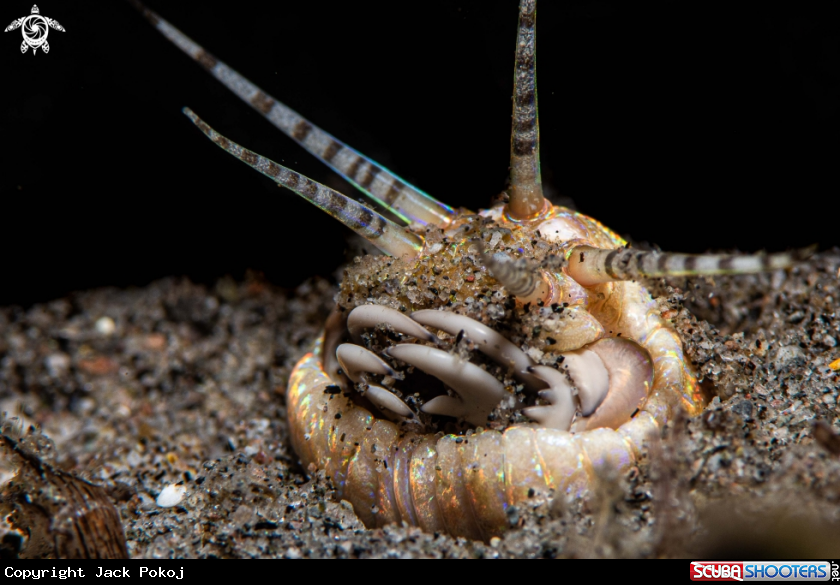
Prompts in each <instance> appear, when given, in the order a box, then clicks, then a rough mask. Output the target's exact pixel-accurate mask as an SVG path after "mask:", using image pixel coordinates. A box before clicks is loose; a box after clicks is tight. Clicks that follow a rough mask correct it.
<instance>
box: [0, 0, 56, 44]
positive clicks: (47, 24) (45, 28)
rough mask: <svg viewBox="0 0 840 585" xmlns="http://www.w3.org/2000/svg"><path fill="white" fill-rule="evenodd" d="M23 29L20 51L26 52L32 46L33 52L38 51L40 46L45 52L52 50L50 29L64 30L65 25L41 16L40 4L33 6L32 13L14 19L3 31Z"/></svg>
mask: <svg viewBox="0 0 840 585" xmlns="http://www.w3.org/2000/svg"><path fill="white" fill-rule="evenodd" d="M18 28H19V29H21V33H23V42H22V43H21V44H20V52H21V53H25V52H26V51H27V49H29V48H30V47H31V48H32V54H33V55H34V54H35V53H37V52H38V49H39V48H40V49H41V50H42V51H44V53H49V52H50V44H49V43H48V42H47V35H48V34H49V32H50V29H51V28H53V29H55V30H57V31H60V32H64V27H63V26H61V25H60V24H58V21H57V20H53V19H52V18H47V17H46V16H41V11H40V10H39V9H38V5H37V4H35V5H33V6H32V14H30V15H29V16H24V17H22V18H18V19H16V20H13V21H12V24H10V25H9V26H7V27H6V30H4V31H3V32H9V31H10V30H16V29H18Z"/></svg>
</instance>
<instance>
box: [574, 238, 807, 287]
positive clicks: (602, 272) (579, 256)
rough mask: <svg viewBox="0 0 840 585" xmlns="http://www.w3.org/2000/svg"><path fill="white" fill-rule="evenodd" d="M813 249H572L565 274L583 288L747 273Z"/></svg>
mask: <svg viewBox="0 0 840 585" xmlns="http://www.w3.org/2000/svg"><path fill="white" fill-rule="evenodd" d="M815 251H816V246H812V247H810V248H804V249H802V250H794V251H792V252H782V253H779V254H734V255H733V254H671V253H668V252H640V251H638V250H631V249H628V248H620V249H618V250H607V249H604V248H592V247H590V246H576V247H575V248H573V249H572V252H571V254H570V255H569V268H568V270H569V275H570V276H571V277H572V278H574V279H575V280H576V281H577V282H579V283H580V284H582V285H583V286H592V285H593V284H600V283H602V282H615V281H617V280H635V279H638V278H655V277H662V276H703V275H710V276H711V275H716V274H748V273H755V272H766V271H768V270H778V269H780V268H790V267H791V266H793V265H794V264H796V263H798V262H801V261H803V260H805V259H807V258H808V257H810V256H811V255H812V254H813V253H814V252H815Z"/></svg>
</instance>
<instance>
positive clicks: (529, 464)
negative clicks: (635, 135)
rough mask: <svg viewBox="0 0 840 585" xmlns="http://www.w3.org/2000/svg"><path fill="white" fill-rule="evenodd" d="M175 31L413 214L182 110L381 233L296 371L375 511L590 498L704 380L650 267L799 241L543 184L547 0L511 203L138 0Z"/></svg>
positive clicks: (276, 115)
mask: <svg viewBox="0 0 840 585" xmlns="http://www.w3.org/2000/svg"><path fill="white" fill-rule="evenodd" d="M134 3H135V4H136V5H137V7H138V8H139V9H140V10H141V11H142V12H143V13H144V15H145V16H146V17H147V19H148V20H149V21H150V22H152V24H153V25H154V26H155V27H156V28H157V30H159V31H160V32H161V33H162V34H163V35H164V36H166V38H168V39H169V40H170V41H172V42H173V43H174V44H175V45H177V46H178V47H179V48H180V49H181V50H183V51H184V52H185V53H187V54H188V55H190V57H192V58H193V59H194V60H196V61H197V62H199V63H201V64H202V65H203V66H204V67H205V68H206V69H207V70H208V71H210V72H211V73H212V74H213V75H214V76H215V77H216V78H217V79H219V80H220V81H221V82H222V83H223V84H225V86H227V87H228V88H229V89H231V91H233V92H234V93H235V94H237V95H238V96H239V97H240V98H242V99H243V100H244V101H246V102H247V103H249V104H250V105H251V106H253V107H254V108H255V109H257V110H258V111H259V112H261V113H262V114H263V115H264V116H265V117H266V118H268V119H269V120H270V121H271V122H272V123H273V124H274V125H275V126H277V127H278V128H279V129H281V130H282V131H283V132H285V133H286V134H288V135H289V136H291V137H292V138H293V139H295V140H296V141H297V142H298V143H299V144H301V145H302V146H303V147H304V148H306V149H307V150H309V152H311V153H312V154H314V155H315V156H317V157H318V158H320V159H321V160H322V161H324V162H325V163H326V164H328V165H330V166H331V167H332V168H334V169H335V170H336V171H337V172H339V173H340V174H341V175H342V176H343V177H345V178H346V179H347V180H349V181H350V182H352V183H353V184H354V185H355V186H356V187H358V188H359V189H360V190H361V191H362V192H363V193H365V194H366V195H368V196H370V197H371V198H373V199H375V200H376V201H378V202H379V203H380V204H381V205H382V206H383V207H384V208H385V209H386V210H387V211H389V212H391V213H392V214H394V215H395V216H396V217H397V218H399V219H401V220H403V221H404V222H405V223H410V225H408V226H401V225H398V223H396V222H392V221H390V220H388V219H386V218H385V217H383V216H381V215H379V214H378V213H376V212H374V211H372V210H370V209H368V208H367V207H365V206H364V205H362V204H360V203H357V202H355V201H353V200H352V199H349V198H347V197H345V196H343V195H341V194H340V193H337V192H335V191H334V190H332V189H329V188H328V187H325V186H324V185H320V184H318V183H315V182H314V181H311V180H310V179H308V178H306V177H304V176H302V175H300V174H299V173H296V172H295V171H292V170H291V169H287V168H285V167H283V166H281V165H278V164H277V163H275V162H273V161H270V160H268V159H266V158H265V157H262V156H260V155H258V154H256V153H254V152H252V151H250V150H248V149H246V148H244V147H242V146H240V145H238V144H236V143H235V142H233V141H231V140H229V139H227V138H225V137H224V136H221V135H220V134H218V133H217V132H215V131H214V130H213V129H212V128H210V126H208V125H207V124H206V123H205V122H204V121H202V120H201V119H199V118H198V116H196V115H195V114H194V113H192V111H190V110H188V109H186V110H185V113H186V114H187V115H188V116H189V118H190V119H191V120H192V121H193V123H195V124H196V126H198V128H199V129H201V130H202V132H204V134H205V135H206V136H207V137H208V138H210V139H211V140H212V141H213V142H215V143H216V144H217V145H219V146H220V147H221V148H223V149H224V150H225V151H227V152H229V153H230V154H232V155H234V156H235V157H236V158H238V159H239V160H241V161H243V162H245V163H246V164H248V165H250V166H251V167H253V168H254V169H256V170H258V171H259V172H261V173H263V174H264V175H266V176H268V177H270V178H272V179H273V180H275V181H276V182H277V183H278V184H279V185H280V186H282V187H284V188H287V189H290V190H292V191H294V192H295V193H297V194H298V195H300V196H302V197H304V198H306V199H307V200H308V201H310V202H312V203H313V204H315V205H316V206H318V207H319V208H321V209H323V210H325V211H327V213H329V214H330V215H332V216H333V217H335V218H336V219H338V220H340V221H341V222H342V223H344V224H345V225H346V226H348V227H349V228H351V229H353V230H354V231H355V232H356V233H357V234H359V235H361V236H362V237H364V238H366V239H367V240H368V241H369V242H371V243H372V244H373V245H374V246H376V247H378V248H379V250H381V251H382V252H383V253H384V254H385V255H384V256H377V257H374V256H367V257H365V258H357V259H356V260H355V263H354V264H351V265H350V266H349V267H348V268H347V270H346V271H345V276H344V279H343V281H342V283H341V286H340V290H339V293H338V295H337V296H336V303H337V305H336V308H335V310H334V311H333V313H332V315H331V316H330V317H329V319H328V320H327V322H326V324H325V330H324V334H323V336H322V337H321V339H319V340H318V341H317V342H316V343H315V346H314V348H313V349H312V351H311V352H309V353H307V354H306V355H305V356H304V357H303V358H302V359H301V360H300V361H299V362H298V364H297V365H296V367H295V368H294V370H293V371H292V374H291V378H290V380H289V384H288V388H287V395H286V398H287V405H288V415H289V426H290V435H291V442H292V446H293V447H294V449H295V451H296V452H297V454H298V455H299V456H300V459H301V462H302V463H303V467H304V468H305V469H311V466H315V468H317V469H320V470H324V471H325V472H326V474H327V475H328V476H329V478H330V479H331V481H332V483H333V485H334V486H335V489H336V493H337V495H338V497H340V498H342V499H345V500H347V501H349V502H350V503H351V504H352V505H353V508H354V510H355V511H356V514H358V516H359V518H361V520H362V521H363V522H364V523H365V525H366V526H369V527H373V526H383V525H385V524H389V523H393V522H406V523H407V524H409V525H413V526H419V527H421V528H423V529H424V530H427V531H443V532H448V533H450V534H452V535H456V536H465V537H468V538H475V539H484V540H488V539H490V538H492V537H493V536H497V535H499V534H501V533H502V532H503V531H504V530H506V529H507V527H508V515H507V511H508V510H509V508H510V507H511V506H514V505H516V504H517V503H520V502H523V501H524V500H526V499H528V498H529V497H531V496H533V495H536V494H543V495H545V496H546V497H548V498H584V497H586V494H587V493H588V492H589V491H590V489H591V487H592V485H593V483H594V481H595V480H596V478H617V477H619V476H620V475H621V474H623V473H625V472H627V471H628V470H629V469H630V468H631V467H632V466H633V465H635V464H636V463H637V462H638V461H639V458H640V457H641V455H642V454H643V453H644V452H645V451H646V450H647V447H648V446H649V445H650V444H651V443H652V442H655V441H657V440H659V437H660V432H661V430H662V428H663V426H664V425H665V423H666V422H667V421H668V420H669V419H670V418H671V417H673V415H674V414H675V413H676V412H677V411H682V412H685V413H687V414H688V415H690V416H691V415H696V414H698V413H699V412H700V411H701V410H702V408H703V396H702V395H701V393H700V392H699V390H698V385H697V382H696V380H695V377H694V375H693V373H692V370H691V367H690V366H689V364H688V362H687V361H686V358H685V356H684V354H683V348H682V343H681V341H680V339H679V337H678V336H677V333H676V331H675V330H674V329H673V328H672V327H671V326H670V325H669V324H668V323H667V322H666V321H664V320H663V318H662V316H661V315H660V314H659V311H658V309H657V305H656V303H654V301H653V299H652V298H651V295H650V293H649V292H648V291H647V290H646V289H645V287H644V286H643V285H642V284H641V283H639V282H636V279H642V278H645V277H650V276H667V275H674V274H681V275H693V274H728V273H736V272H757V271H761V270H775V269H779V268H786V267H789V266H791V265H792V264H793V263H794V262H796V261H798V260H800V259H801V257H802V255H801V254H796V253H794V254H774V255H761V254H759V255H754V256H737V255H699V256H689V255H682V254H670V253H659V252H640V251H637V250H633V249H630V248H629V247H628V246H627V242H625V241H624V240H623V239H622V238H620V237H619V236H618V235H616V234H615V233H614V232H612V231H611V230H610V229H608V228H606V227H605V226H603V225H602V224H600V223H599V222H598V221H596V220H594V219H592V218H590V217H587V216H585V215H582V214H579V213H576V212H574V211H572V210H570V209H567V208H564V207H559V206H554V205H552V204H551V203H550V202H549V201H547V200H546V199H545V198H544V195H543V190H542V179H541V176H540V162H539V127H538V118H537V94H536V73H535V71H536V37H535V31H536V0H521V3H520V8H519V26H518V38H517V46H516V64H515V70H514V91H513V96H514V99H513V116H512V129H511V159H510V169H511V173H510V182H509V186H508V188H507V190H506V191H505V196H506V197H505V202H504V203H503V204H500V205H498V206H495V207H492V208H490V209H486V210H482V211H479V212H478V213H472V212H470V211H467V210H461V211H459V212H455V211H453V210H452V209H451V208H450V207H448V206H447V205H444V204H442V203H440V202H439V201H437V200H435V199H433V198H432V197H430V196H429V195H427V194H425V193H424V192H422V191H420V190H419V189H416V188H414V187H412V186H410V185H407V184H405V183H404V182H403V181H401V180H400V179H399V178H398V177H396V175H394V174H393V173H391V172H389V171H388V170H387V169H384V168H383V167H381V166H380V165H378V164H376V163H374V162H373V161H371V160H369V159H367V158H365V157H364V156H362V155H361V154H359V153H358V152H356V151H355V150H353V149H352V148H350V147H349V146H347V145H345V144H344V143H342V142H340V141H338V140H337V139H335V138H334V137H332V136H330V135H329V134H327V133H326V132H324V131H323V130H321V129H320V128H318V127H317V126H314V125H313V124H312V123H311V122H309V121H308V120H306V119H304V118H303V117H301V116H300V115H299V114H297V113H296V112H294V111H292V110H291V109H289V108H288V107H286V106H284V105H283V104H282V103H280V102H278V101H277V100H276V99H274V98H272V97H270V96H268V95H266V94H265V93H264V92H262V90H260V89H259V88H257V87H256V86H254V85H253V84H252V83H250V82H249V81H248V80H246V79H244V78H243V77H241V76H240V75H239V74H238V73H236V72H235V71H234V70H232V69H231V68H229V67H228V66H227V65H225V64H224V63H222V62H221V61H218V60H217V59H216V58H215V57H213V56H212V55H210V54H209V53H207V52H206V51H205V50H204V49H203V48H202V47H200V46H199V45H197V44H196V43H195V42H194V41H192V40H191V39H189V38H188V37H186V36H185V35H184V34H183V33H181V32H180V31H178V30H177V29H175V28H174V27H173V26H172V25H171V24H169V23H167V22H166V21H164V20H163V19H161V18H160V17H159V16H157V15H156V14H154V13H152V12H151V11H149V10H147V9H146V8H145V7H143V6H142V5H141V4H139V3H138V2H134Z"/></svg>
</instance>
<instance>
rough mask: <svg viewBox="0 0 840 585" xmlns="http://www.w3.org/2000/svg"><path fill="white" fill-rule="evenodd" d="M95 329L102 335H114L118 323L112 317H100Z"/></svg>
mask: <svg viewBox="0 0 840 585" xmlns="http://www.w3.org/2000/svg"><path fill="white" fill-rule="evenodd" d="M94 327H95V328H96V332H97V333H100V334H102V335H113V334H114V331H116V330H117V325H116V323H114V320H113V319H111V318H110V317H100V318H99V319H97V320H96V324H95V325H94Z"/></svg>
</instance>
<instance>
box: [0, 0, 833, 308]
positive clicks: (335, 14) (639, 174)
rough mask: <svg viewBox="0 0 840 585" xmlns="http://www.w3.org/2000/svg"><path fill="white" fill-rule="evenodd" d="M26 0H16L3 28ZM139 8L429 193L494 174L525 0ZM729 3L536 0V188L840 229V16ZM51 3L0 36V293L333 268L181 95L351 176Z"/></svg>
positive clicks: (165, 53)
mask: <svg viewBox="0 0 840 585" xmlns="http://www.w3.org/2000/svg"><path fill="white" fill-rule="evenodd" d="M32 1H33V0H27V1H25V2H22V1H17V0H15V1H9V2H4V3H3V4H2V8H0V27H2V28H5V26H6V25H7V24H8V23H9V22H11V21H12V20H13V19H15V18H18V17H21V16H25V15H27V14H29V11H30V9H31V3H32ZM148 4H149V5H150V7H152V8H153V9H154V10H156V11H157V12H159V13H160V14H161V16H163V17H164V18H166V19H167V20H169V21H170V22H172V23H173V24H174V25H175V26H177V27H179V28H181V29H182V30H183V31H184V32H185V33H187V34H188V35H189V36H191V37H192V38H194V39H195V40H196V41H197V42H199V43H201V44H203V45H204V46H205V48H206V49H207V50H209V51H210V52H212V53H214V54H215V55H216V56H217V57H218V58H220V59H221V60H223V61H225V62H227V63H228V64H229V65H231V66H232V67H234V68H236V69H238V70H239V71H240V72H242V73H243V74H245V75H246V76H247V77H249V78H250V79H251V80H252V81H254V82H255V83H256V84H257V85H260V86H261V87H262V88H263V89H264V90H266V91H267V92H268V93H270V94H272V95H274V96H275V97H277V98H278V99H280V100H282V101H284V102H285V103H287V104H288V105H289V106H291V107H293V108H295V109H297V110H298V111H300V112H301V113H302V114H303V115H304V116H306V117H308V118H309V119H310V120H311V121H312V122H314V123H315V124H317V125H319V126H321V127H322V128H324V129H326V130H327V131H329V132H331V133H333V134H334V135H335V136H337V137H338V138H340V139H343V140H344V141H346V142H347V143H349V144H350V145H351V146H353V147H355V148H357V149H358V150H360V151H361V152H363V153H365V154H367V155H369V156H371V157H373V158H375V159H377V160H378V161H380V162H382V163H383V164H385V165H386V166H388V167H389V168H390V169H392V170H393V171H394V172H396V173H398V174H399V175H401V176H402V177H403V178H405V179H406V180H408V181H411V182H413V183H415V184H416V185H418V186H419V187H421V188H423V189H425V190H427V191H428V192H430V193H432V194H433V195H435V196H436V197H438V198H439V199H441V200H443V201H445V202H447V203H449V204H452V205H455V206H459V205H462V206H466V207H469V208H472V209H476V208H479V207H483V206H486V205H487V203H489V201H490V199H491V198H492V197H493V196H494V195H495V194H496V193H498V192H499V191H500V190H501V189H502V188H503V186H504V182H505V177H506V172H507V161H508V152H509V132H510V108H511V104H510V94H511V84H512V81H511V80H512V75H513V53H514V43H515V35H516V22H517V8H516V4H517V3H516V2H515V1H513V0H505V1H488V0H473V1H462V2H456V1H451V2H435V1H432V0H425V1H423V2H413V3H412V2H393V1H390V2H375V1H367V2H363V3H362V2H341V3H338V2H336V3H316V2H294V3H293V2H289V1H276V0H273V1H270V2H259V1H249V2H240V3H230V5H229V7H228V8H225V9H224V10H219V9H212V8H209V7H208V6H211V4H209V3H207V2H177V3H176V2H163V1H157V2H153V1H150V2H149V3H148ZM221 4H222V3H217V4H213V5H212V6H218V5H221ZM728 4H729V5H728V6H727V5H724V4H720V5H701V4H696V3H670V4H667V5H666V4H655V3H638V2H618V1H616V2H560V1H557V0H553V1H551V2H547V1H545V0H544V1H543V2H542V3H541V4H540V10H539V18H538V35H537V38H538V56H539V58H538V80H539V106H540V122H541V126H540V128H541V136H542V164H543V176H544V181H545V182H547V183H550V184H551V185H553V186H554V187H555V188H556V190H557V192H559V193H560V194H561V195H563V196H565V197H569V198H571V199H572V200H574V202H575V203H576V205H577V207H578V208H579V209H580V210H581V211H583V212H585V213H588V214H590V215H592V216H594V217H596V218H597V219H599V220H601V221H602V222H604V223H605V224H606V225H608V226H610V227H612V228H614V229H615V230H616V231H618V232H619V233H621V234H624V235H630V236H632V237H633V238H634V239H635V240H637V241H647V242H651V243H655V244H658V245H659V246H661V247H662V248H663V249H668V250H674V251H685V252H703V251H706V250H710V249H733V248H738V249H740V250H743V251H757V250H761V249H766V250H769V251H780V250H784V249H788V248H791V247H800V246H805V245H808V244H812V243H817V244H819V245H820V247H821V248H822V249H825V248H830V247H832V246H834V245H838V244H840V235H838V230H837V228H836V225H837V220H838V217H840V215H838V212H840V204H838V201H837V198H838V192H839V191H838V177H837V168H838V145H837V142H838V136H840V133H838V129H840V124H839V123H838V104H839V103H840V101H838V98H840V18H838V17H839V16H840V15H838V12H837V11H836V10H835V11H834V12H828V10H829V9H828V8H825V6H828V5H829V3H822V4H821V6H823V8H819V9H816V8H811V7H808V6H807V5H802V4H803V3H793V2H791V3H788V4H787V5H784V4H782V5H781V6H782V7H781V8H778V7H776V6H779V5H775V4H774V5H773V7H771V6H769V5H768V6H764V5H759V4H758V3H756V4H754V5H753V4H751V3H737V5H736V4H735V3H728ZM767 4H770V3H767ZM39 7H40V9H41V14H43V15H45V16H49V17H51V18H54V19H56V20H58V21H59V22H60V23H61V24H62V25H63V26H64V27H65V28H66V29H67V32H65V33H60V32H58V31H54V30H51V31H50V33H49V41H50V45H51V51H50V53H49V54H47V55H45V54H43V53H42V52H41V51H39V52H38V54H36V55H34V56H33V55H32V53H31V50H30V51H28V52H27V53H26V54H24V55H21V54H20V51H19V49H18V47H19V45H20V43H21V40H22V38H21V34H20V31H19V30H17V31H12V32H9V33H3V34H0V71H2V75H1V76H0V139H1V140H2V158H0V205H2V214H0V233H2V242H3V249H2V263H0V266H2V270H1V271H0V305H6V304H9V303H19V304H24V305H26V304H30V303H32V302H40V301H45V300H49V299H51V298H55V297H57V296H62V295H64V294H66V293H67V292H69V291H71V290H78V289H85V288H90V287H96V286H103V285H115V286H128V285H143V284H146V283H148V282H150V281H151V280H153V279H156V278H160V277H163V276H167V275H187V276H189V277H190V278H192V279H193V280H197V281H203V282H213V281H214V280H215V279H216V278H218V277H220V276H223V275H225V274H231V275H233V276H234V277H237V278H241V277H242V276H243V274H244V272H245V270H246V269H249V268H250V269H254V270H258V271H262V272H264V273H265V275H266V277H267V278H268V279H269V280H270V281H271V282H274V283H277V284H280V285H283V286H295V285H297V284H299V283H300V282H302V281H303V280H304V279H306V278H307V277H310V276H313V275H316V274H320V275H323V276H327V277H331V275H332V274H333V273H334V271H335V270H336V268H337V267H338V266H339V265H340V264H341V263H342V262H343V261H344V256H345V252H344V250H345V248H346V243H345V242H346V236H347V232H346V230H344V228H341V227H340V226H339V225H338V224H337V223H335V222H334V221H333V220H331V219H329V218H328V217H327V216H326V215H324V214H322V213H321V212H320V211H318V210H317V209H315V208H314V207H312V206H311V205H309V204H308V203H305V202H303V201H299V200H297V199H296V197H295V196H294V195H292V194H291V193H289V192H286V191H281V190H280V189H279V188H277V187H274V186H273V184H272V183H270V182H269V181H268V179H265V178H263V177H261V176H260V175H258V174H256V173H255V172H253V171H251V170H249V169H248V168H247V167H245V165H243V164H242V163H240V162H238V161H236V160H235V159H233V158H232V157H230V156H228V155H226V154H224V153H223V152H222V151H221V150H219V149H218V148H216V147H215V146H213V145H212V144H211V143H210V142H209V141H207V140H206V139H205V138H204V137H203V136H202V135H201V133H200V132H198V131H197V130H196V129H195V128H194V127H193V126H192V125H191V124H190V123H189V121H188V120H187V119H186V118H185V117H184V116H183V115H182V114H181V113H180V108H181V107H183V106H187V105H188V106H190V107H191V108H192V109H193V110H195V111H196V112H197V113H198V114H199V115H200V116H202V117H203V118H204V119H205V120H206V121H207V122H208V123H209V124H211V125H213V126H214V127H216V129H217V130H219V131H220V132H222V133H224V134H226V135H227V136H229V137H230V138H231V139H233V140H235V141H237V142H239V143H241V144H244V145H246V146H248V147H249V148H251V149H253V150H256V151H258V152H260V153H261V154H264V155H266V156H269V157H271V158H273V159H274V160H276V161H278V162H280V163H282V164H285V165H287V166H290V167H292V168H294V169H296V170H298V171H301V172H303V173H305V174H307V175H309V176H311V177H312V178H314V179H316V180H318V181H321V182H326V183H328V184H330V185H332V186H336V185H338V186H340V188H341V189H342V190H344V192H345V193H347V194H349V195H352V196H355V194H354V193H352V192H351V191H350V189H349V188H346V185H345V186H341V183H340V181H338V180H337V179H335V178H332V176H331V174H330V172H329V171H328V170H327V169H326V167H323V166H322V165H320V163H318V162H317V161H316V160H315V159H314V158H313V157H311V156H310V155H309V154H308V153H306V152H305V151H304V150H302V149H301V148H299V147H298V146H296V145H295V144H294V143H293V142H292V141H291V140H290V139H287V138H285V137H284V136H283V135H281V134H280V133H279V132H278V131H277V130H275V129H274V128H273V127H272V126H271V125H270V124H269V123H268V122H265V121H263V120H262V118H261V117H260V116H259V115H258V114H257V113H255V112H254V111H253V110H251V109H250V108H249V107H247V106H245V105H244V104H242V103H241V102H239V101H238V100H237V99H236V98H235V97H234V96H233V95H232V94H230V93H229V92H228V91H227V90H226V89H224V88H223V87H222V86H221V85H220V84H219V83H218V82H216V81H215V80H214V79H212V78H211V77H210V76H209V75H208V74H206V73H205V72H204V71H203V70H201V69H200V68H199V67H198V66H197V65H196V64H194V63H192V62H191V61H190V60H189V59H188V58H187V57H186V56H185V55H183V54H182V53H181V52H180V51H179V50H177V49H176V48H174V47H173V46H171V45H170V44H169V43H168V42H167V41H166V40H165V39H163V37H162V36H160V34H159V33H157V32H156V31H155V30H154V29H153V28H152V27H151V26H150V25H149V24H148V23H147V22H146V21H145V20H143V19H142V18H141V17H140V15H139V14H138V13H137V12H135V11H134V9H133V8H131V7H130V6H129V5H128V4H127V3H123V2H117V1H108V2H106V1H104V0H101V1H98V2H94V1H74V2H56V1H53V0H46V3H43V2H41V3H39Z"/></svg>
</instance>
